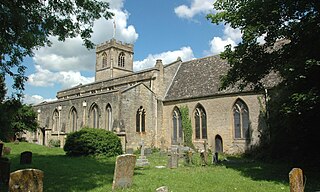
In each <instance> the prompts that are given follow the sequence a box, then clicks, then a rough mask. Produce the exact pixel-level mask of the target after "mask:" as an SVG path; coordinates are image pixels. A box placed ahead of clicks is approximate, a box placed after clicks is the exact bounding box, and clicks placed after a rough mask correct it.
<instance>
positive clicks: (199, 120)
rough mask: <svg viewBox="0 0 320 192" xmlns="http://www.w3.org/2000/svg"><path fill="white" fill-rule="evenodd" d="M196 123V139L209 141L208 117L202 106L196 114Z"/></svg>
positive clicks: (199, 106) (198, 107)
mask: <svg viewBox="0 0 320 192" xmlns="http://www.w3.org/2000/svg"><path fill="white" fill-rule="evenodd" d="M194 121H195V133H196V134H195V135H196V139H207V116H206V112H205V110H204V108H203V107H202V106H201V105H198V106H197V108H196V110H195V112H194Z"/></svg>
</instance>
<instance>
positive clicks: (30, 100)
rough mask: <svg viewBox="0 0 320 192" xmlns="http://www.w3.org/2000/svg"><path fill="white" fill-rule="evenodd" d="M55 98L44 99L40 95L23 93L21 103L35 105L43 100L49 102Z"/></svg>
mask: <svg viewBox="0 0 320 192" xmlns="http://www.w3.org/2000/svg"><path fill="white" fill-rule="evenodd" d="M55 100H57V99H56V98H50V99H45V98H43V97H42V96H40V95H28V94H26V95H24V97H23V103H25V104H32V105H36V104H39V103H42V102H44V101H47V102H50V101H55Z"/></svg>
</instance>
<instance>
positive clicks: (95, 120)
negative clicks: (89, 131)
mask: <svg viewBox="0 0 320 192" xmlns="http://www.w3.org/2000/svg"><path fill="white" fill-rule="evenodd" d="M90 119H91V126H92V128H98V127H99V110H98V105H97V104H93V105H92V107H91V110H90Z"/></svg>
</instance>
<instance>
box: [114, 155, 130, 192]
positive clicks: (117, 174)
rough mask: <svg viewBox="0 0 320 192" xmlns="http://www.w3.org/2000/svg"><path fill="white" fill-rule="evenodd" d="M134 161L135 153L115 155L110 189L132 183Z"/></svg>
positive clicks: (124, 186)
mask: <svg viewBox="0 0 320 192" xmlns="http://www.w3.org/2000/svg"><path fill="white" fill-rule="evenodd" d="M135 163H136V156H135V155H131V154H124V155H119V156H118V157H117V160H116V167H115V170H114V176H113V183H112V190H114V189H116V188H127V187H130V186H131V185H132V178H133V172H134V167H135Z"/></svg>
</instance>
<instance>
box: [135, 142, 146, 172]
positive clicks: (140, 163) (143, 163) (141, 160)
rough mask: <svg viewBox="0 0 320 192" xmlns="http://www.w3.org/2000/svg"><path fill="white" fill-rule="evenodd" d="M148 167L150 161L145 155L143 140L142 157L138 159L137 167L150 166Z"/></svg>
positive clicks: (141, 145) (141, 144)
mask: <svg viewBox="0 0 320 192" xmlns="http://www.w3.org/2000/svg"><path fill="white" fill-rule="evenodd" d="M148 165H149V161H148V159H147V157H146V156H145V155H144V142H143V140H141V143H140V156H139V158H138V159H137V163H136V166H139V167H143V166H148Z"/></svg>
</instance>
